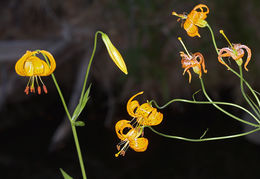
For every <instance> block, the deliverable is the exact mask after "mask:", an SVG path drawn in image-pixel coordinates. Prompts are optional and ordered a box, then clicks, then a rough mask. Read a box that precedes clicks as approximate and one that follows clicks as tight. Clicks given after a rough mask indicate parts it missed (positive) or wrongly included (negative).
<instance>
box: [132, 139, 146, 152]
mask: <svg viewBox="0 0 260 179" xmlns="http://www.w3.org/2000/svg"><path fill="white" fill-rule="evenodd" d="M129 146H130V147H131V148H132V149H133V150H134V151H136V152H144V151H146V149H147V147H148V139H146V138H144V137H140V138H137V139H134V140H130V142H129Z"/></svg>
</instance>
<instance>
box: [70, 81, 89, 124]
mask: <svg viewBox="0 0 260 179" xmlns="http://www.w3.org/2000/svg"><path fill="white" fill-rule="evenodd" d="M90 88H91V84H90V85H89V87H88V89H87V91H86V93H85V94H84V97H83V99H82V101H80V102H79V104H78V105H77V107H76V109H75V110H74V113H73V115H72V120H73V121H76V120H77V118H78V117H79V115H80V113H81V112H82V111H83V109H84V107H85V106H86V104H87V102H88V100H89V98H90V97H89V92H90Z"/></svg>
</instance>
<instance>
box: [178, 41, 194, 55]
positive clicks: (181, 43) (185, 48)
mask: <svg viewBox="0 0 260 179" xmlns="http://www.w3.org/2000/svg"><path fill="white" fill-rule="evenodd" d="M178 40H179V41H180V42H181V44H182V46H183V48H184V50H185V51H186V53H187V54H188V55H189V57H190V58H191V57H192V56H191V55H190V54H189V52H188V50H187V48H186V46H185V45H184V43H183V41H182V39H181V37H178Z"/></svg>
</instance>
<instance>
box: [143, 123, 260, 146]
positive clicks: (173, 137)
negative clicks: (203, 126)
mask: <svg viewBox="0 0 260 179" xmlns="http://www.w3.org/2000/svg"><path fill="white" fill-rule="evenodd" d="M147 127H148V128H149V129H151V131H153V132H154V133H156V134H158V135H160V136H163V137H166V138H171V139H179V140H184V141H189V142H203V141H211V140H221V139H231V138H236V137H241V136H245V135H249V134H252V133H254V132H257V131H259V130H260V127H258V128H256V129H254V130H251V131H249V132H244V133H240V134H235V135H229V136H221V137H211V138H204V139H190V138H186V137H180V136H172V135H167V134H163V133H160V132H158V131H156V130H155V129H153V128H152V127H151V126H147Z"/></svg>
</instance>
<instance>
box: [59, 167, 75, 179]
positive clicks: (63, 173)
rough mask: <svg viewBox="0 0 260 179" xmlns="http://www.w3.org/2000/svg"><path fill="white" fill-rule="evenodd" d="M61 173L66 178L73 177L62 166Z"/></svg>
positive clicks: (70, 178)
mask: <svg viewBox="0 0 260 179" xmlns="http://www.w3.org/2000/svg"><path fill="white" fill-rule="evenodd" d="M60 171H61V174H62V176H63V178H64V179H73V178H72V177H71V176H69V175H68V174H67V173H66V172H65V171H64V170H62V168H60Z"/></svg>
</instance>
